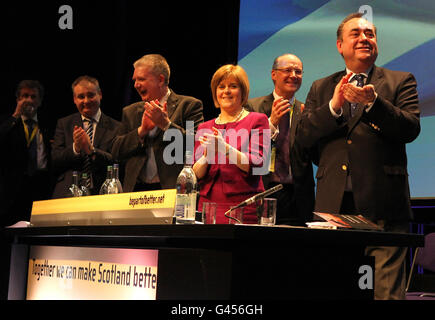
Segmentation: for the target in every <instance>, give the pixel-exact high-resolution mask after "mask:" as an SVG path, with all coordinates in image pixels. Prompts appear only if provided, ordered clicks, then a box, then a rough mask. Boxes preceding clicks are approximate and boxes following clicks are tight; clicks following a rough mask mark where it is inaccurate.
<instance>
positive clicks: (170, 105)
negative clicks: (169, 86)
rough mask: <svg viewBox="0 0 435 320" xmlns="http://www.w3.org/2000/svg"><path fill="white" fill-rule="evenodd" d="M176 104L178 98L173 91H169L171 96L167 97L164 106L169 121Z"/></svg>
mask: <svg viewBox="0 0 435 320" xmlns="http://www.w3.org/2000/svg"><path fill="white" fill-rule="evenodd" d="M177 103H178V96H177V95H176V94H175V92H174V91H172V90H171V94H170V95H169V97H168V101H167V105H166V110H167V112H168V117H169V119H170V120H171V119H172V115H173V114H174V112H175V109H176V106H177Z"/></svg>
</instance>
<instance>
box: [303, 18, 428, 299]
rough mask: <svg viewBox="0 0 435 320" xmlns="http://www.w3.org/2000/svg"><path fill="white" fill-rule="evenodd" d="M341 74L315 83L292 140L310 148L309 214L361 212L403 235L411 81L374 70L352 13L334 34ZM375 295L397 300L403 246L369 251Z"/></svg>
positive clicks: (372, 42) (361, 22)
mask: <svg viewBox="0 0 435 320" xmlns="http://www.w3.org/2000/svg"><path fill="white" fill-rule="evenodd" d="M337 49H338V52H339V53H340V54H341V55H342V56H343V58H344V62H345V64H346V71H341V72H337V73H334V74H332V75H330V76H328V77H326V78H323V79H320V80H317V81H315V82H314V83H313V84H312V87H311V89H310V92H309V93H308V96H307V99H306V110H307V111H308V112H307V113H306V114H305V115H304V116H303V117H302V120H301V124H300V126H299V128H298V129H299V130H298V133H297V136H298V138H299V141H301V142H302V143H303V144H304V145H305V146H306V147H311V146H313V145H314V146H317V148H318V154H319V159H318V160H319V168H318V171H317V176H316V177H317V194H316V203H315V210H316V211H320V212H329V213H340V214H362V215H364V216H366V217H367V218H369V219H370V220H372V221H374V222H376V223H378V224H379V225H381V226H383V227H384V230H386V231H393V232H407V231H408V221H409V220H410V219H411V218H412V211H411V206H410V195H409V185H408V173H407V158H406V150H405V144H406V143H409V142H411V141H413V140H414V139H415V138H416V137H417V136H418V134H419V132H420V110H419V106H418V95H417V88H416V87H417V83H416V80H415V78H414V76H413V75H412V74H410V73H408V72H399V71H392V70H388V69H385V68H381V67H378V66H376V65H375V64H374V63H375V60H376V57H377V54H378V48H377V38H376V28H375V26H374V25H373V24H372V23H371V22H369V21H367V20H366V19H365V18H363V16H362V14H360V13H356V14H352V15H349V16H348V17H346V18H345V19H344V20H343V22H342V23H341V24H340V26H339V27H338V30H337ZM367 254H368V255H370V256H374V257H375V258H376V261H375V298H376V299H403V298H404V293H405V292H404V286H405V258H406V248H395V247H371V248H367Z"/></svg>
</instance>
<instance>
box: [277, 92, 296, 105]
mask: <svg viewBox="0 0 435 320" xmlns="http://www.w3.org/2000/svg"><path fill="white" fill-rule="evenodd" d="M273 98H274V100H278V99H279V98H282V97H281V96H280V95H278V94H277V93H276V91H275V90H273ZM295 100H296V97H295V96H293V97H292V98H291V99H290V101H289V103H290V104H291V105H294V104H295Z"/></svg>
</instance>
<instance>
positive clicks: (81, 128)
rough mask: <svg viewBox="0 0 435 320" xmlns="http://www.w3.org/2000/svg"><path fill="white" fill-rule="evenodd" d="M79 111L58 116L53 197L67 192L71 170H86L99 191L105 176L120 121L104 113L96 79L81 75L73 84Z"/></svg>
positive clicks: (94, 189) (92, 186) (93, 189)
mask: <svg viewBox="0 0 435 320" xmlns="http://www.w3.org/2000/svg"><path fill="white" fill-rule="evenodd" d="M72 91H73V100H74V104H75V105H76V107H77V110H78V112H77V113H74V114H72V115H69V116H67V117H65V118H62V119H59V120H58V122H57V126H56V132H55V136H54V142H53V149H52V153H51V155H52V159H53V168H54V171H55V174H56V176H57V181H56V186H55V189H54V192H53V198H63V197H65V196H68V188H69V187H70V185H71V184H72V172H73V171H78V172H86V173H87V174H88V177H89V179H88V181H87V184H88V187H89V189H90V191H91V193H92V194H98V193H99V190H100V187H101V184H102V183H103V182H104V180H105V178H106V168H107V165H109V164H112V155H111V153H110V151H111V148H112V143H113V140H114V138H115V134H116V130H117V128H118V126H119V125H120V123H119V122H118V121H116V120H114V119H112V118H111V117H109V116H107V115H105V114H104V113H103V112H102V111H101V109H100V107H101V100H102V99H103V94H102V92H101V88H100V84H99V82H98V80H97V79H95V78H93V77H89V76H81V77H79V78H77V79H76V80H75V81H74V82H73V84H72Z"/></svg>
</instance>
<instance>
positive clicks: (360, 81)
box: [350, 74, 365, 117]
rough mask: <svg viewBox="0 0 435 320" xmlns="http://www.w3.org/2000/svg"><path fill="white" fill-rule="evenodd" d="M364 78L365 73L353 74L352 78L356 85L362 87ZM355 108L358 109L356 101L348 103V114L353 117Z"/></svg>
mask: <svg viewBox="0 0 435 320" xmlns="http://www.w3.org/2000/svg"><path fill="white" fill-rule="evenodd" d="M364 78H365V75H363V74H356V75H354V76H353V79H355V80H356V86H357V87H361V88H362V87H364ZM357 109H358V104H357V103H351V104H350V116H351V117H353V116H354V115H355V113H356V111H357Z"/></svg>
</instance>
